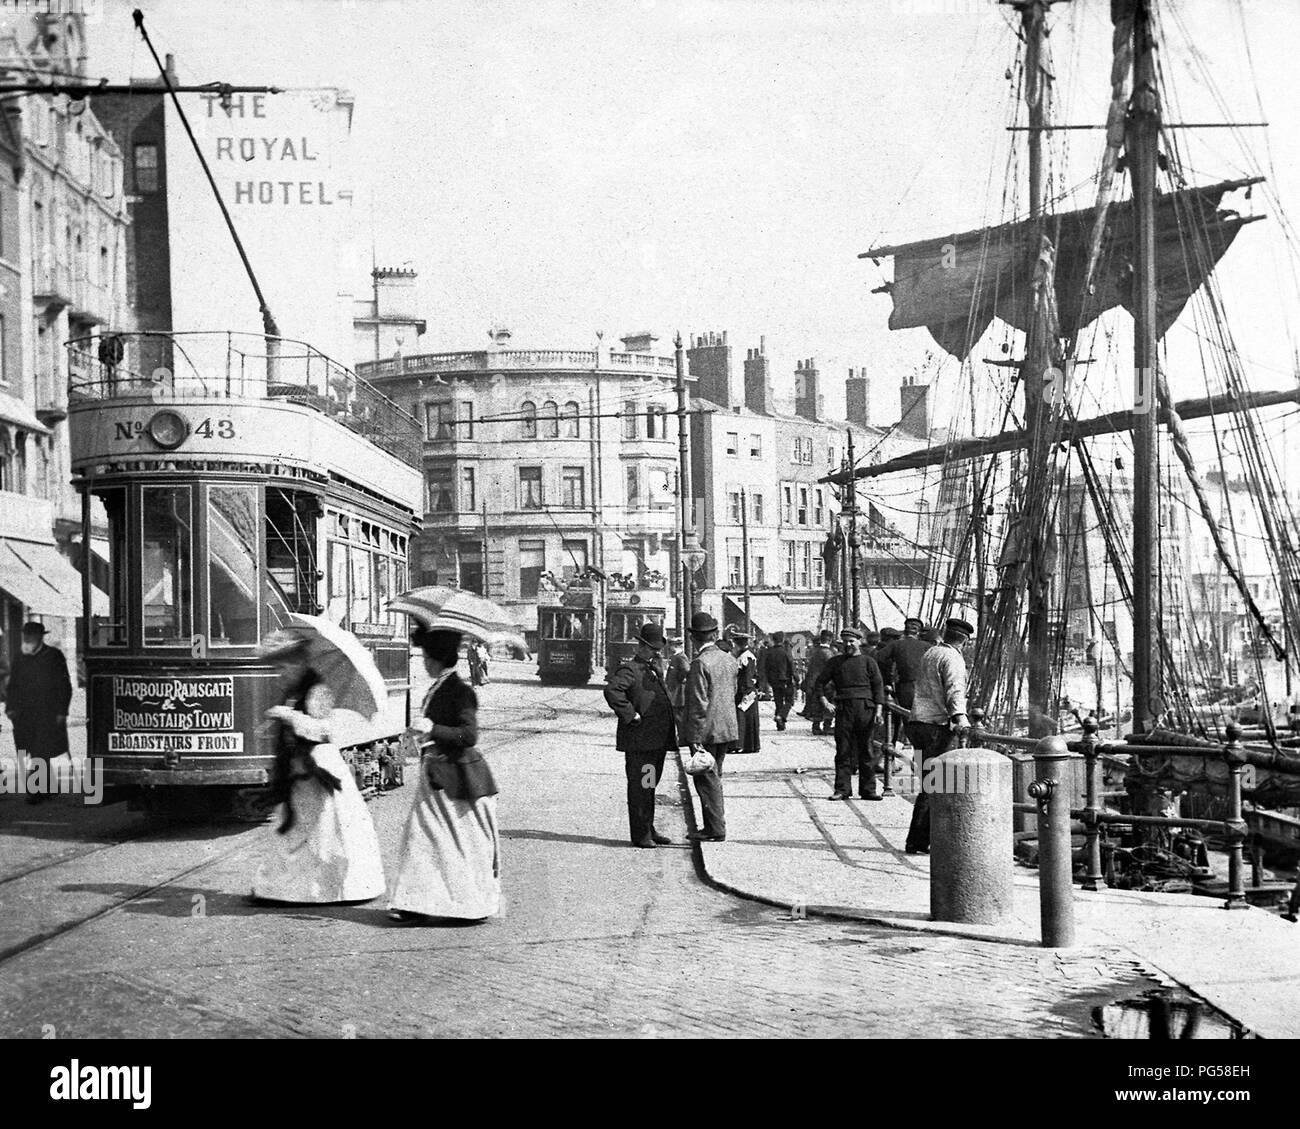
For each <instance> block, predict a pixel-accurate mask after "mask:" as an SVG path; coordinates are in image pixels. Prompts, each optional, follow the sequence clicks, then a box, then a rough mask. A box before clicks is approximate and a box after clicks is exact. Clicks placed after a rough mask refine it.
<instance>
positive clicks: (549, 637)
mask: <svg viewBox="0 0 1300 1129" xmlns="http://www.w3.org/2000/svg"><path fill="white" fill-rule="evenodd" d="M592 596H593V593H592V590H591V588H590V587H578V586H576V585H570V586H569V587H568V588H567V589H565V590H563V591H551V592H538V593H537V676H538V678H540V679H541V681H542V682H543V683H544V684H547V685H552V684H555V683H560V684H563V685H568V686H585V685H586V684H587V682H588V681H589V680H590V679H591V672H592V669H593V667H592V656H593V654H594V648H595V643H596V609H595V604H594V601H593V599H592Z"/></svg>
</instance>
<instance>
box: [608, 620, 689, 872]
mask: <svg viewBox="0 0 1300 1129" xmlns="http://www.w3.org/2000/svg"><path fill="white" fill-rule="evenodd" d="M663 650H664V631H663V628H662V627H661V626H660V625H659V624H657V623H646V624H643V625H642V626H641V630H640V632H639V633H638V635H637V641H636V651H635V653H634V654H633V655H632V657H631V658H628V659H624V660H623V661H622V662H621V663H619V665H618V668H617V669H616V670H615V671H614V672H613V673H612V674H611V675H610V676H609V680H608V682H607V684H606V686H605V701H606V702H608V703H609V707H610V709H612V710H613V711H614V713H615V714H616V715H617V717H618V730H617V731H616V733H615V736H614V747H615V748H616V749H617V750H618V751H619V752H621V753H622V754H623V761H624V768H625V769H626V771H627V822H628V829H629V834H630V835H631V839H632V846H634V847H654V846H657V845H662V844H664V843H671V842H672V840H671V839H669V838H668V836H667V835H661V834H659V832H658V831H656V830H655V788H657V787H658V786H659V781H660V780H661V779H662V778H663V774H664V757H665V756H666V755H667V752H668V750H669V749H676V748H677V719H676V716H675V715H674V712H673V702H672V695H671V694H670V693H669V691H668V686H667V684H666V682H665V671H664V665H663Z"/></svg>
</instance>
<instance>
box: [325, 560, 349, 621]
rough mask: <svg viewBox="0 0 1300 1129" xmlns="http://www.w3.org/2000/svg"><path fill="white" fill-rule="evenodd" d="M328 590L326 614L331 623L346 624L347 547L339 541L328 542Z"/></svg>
mask: <svg viewBox="0 0 1300 1129" xmlns="http://www.w3.org/2000/svg"><path fill="white" fill-rule="evenodd" d="M329 581H330V584H329V592H328V593H327V595H326V597H325V601H326V603H325V606H326V613H325V614H326V615H327V616H328V617H329V620H330V622H331V623H337V624H338V625H339V626H340V627H347V625H348V547H347V546H346V545H344V544H343V543H342V542H339V541H331V542H330V543H329Z"/></svg>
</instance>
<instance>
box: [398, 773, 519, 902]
mask: <svg viewBox="0 0 1300 1129" xmlns="http://www.w3.org/2000/svg"><path fill="white" fill-rule="evenodd" d="M419 779H420V783H419V786H418V788H417V789H416V793H415V804H414V806H413V807H412V808H411V815H410V818H409V819H408V820H407V821H406V830H405V831H403V832H402V846H401V853H400V856H399V857H400V858H401V862H400V863H399V865H398V871H397V882H396V884H395V885H394V887H393V895H392V898H391V899H390V900H389V903H388V908H389V909H395V910H406V911H407V912H409V913H422V914H426V915H427V916H429V917H457V918H463V919H466V920H471V921H477V920H481V919H482V918H485V917H491V916H492V915H493V914H495V913H497V912H498V911H499V910H500V908H501V851H500V843H499V840H498V837H497V802H496V797H495V796H482V797H480V798H479V799H477V800H453V799H451V798H449V797H448V795H447V793H446V792H444V791H442V790H441V789H437V788H434V787H432V786H431V785H430V784H429V780H428V777H426V776H425V774H424V773H423V772H421V773H420V774H419Z"/></svg>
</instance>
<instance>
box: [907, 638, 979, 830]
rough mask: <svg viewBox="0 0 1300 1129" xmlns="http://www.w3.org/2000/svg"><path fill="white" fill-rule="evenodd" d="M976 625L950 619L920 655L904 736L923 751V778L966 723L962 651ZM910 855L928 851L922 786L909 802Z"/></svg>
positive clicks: (927, 807)
mask: <svg viewBox="0 0 1300 1129" xmlns="http://www.w3.org/2000/svg"><path fill="white" fill-rule="evenodd" d="M974 634H975V628H974V627H972V626H971V625H970V624H969V623H967V622H966V621H965V620H964V619H950V620H948V621H947V623H946V624H945V625H944V631H943V641H942V642H940V643H937V644H935V645H934V646H933V647H931V648H930V649H929V650H928V651H926V652H925V655H924V656H923V657H922V659H921V672H920V674H919V676H918V677H917V679H916V692H915V695H914V697H913V699H912V720H911V721H909V722H908V723H907V728H906V733H907V739H908V740H909V741H911V742H912V747H913V748H915V749H916V750H917V752H919V753H920V754H921V764H920V765H919V766H918V767H919V779H922V780H924V779H925V766H926V764H927V762H929V761H930V760H932V759H933V758H935V757H937V756H941V755H942V754H943V753H945V752H947V751H948V747H949V746H950V745H951V744H952V742H953V739H954V738H955V737H956V736H957V734H958V732H960V731H961V730H963V729H966V728H969V726H970V722H969V721H968V720H967V718H966V660H965V658H964V657H963V656H962V651H963V650H964V649H965V647H966V646H967V645H968V644H969V643H970V641H971V637H972V636H973V635H974ZM906 850H907V853H908V854H909V855H915V854H924V853H928V852H929V850H930V797H929V795H928V794H927V793H926V791H925V790H924V788H922V789H921V790H920V791H918V792H917V794H916V802H915V804H914V805H913V807H912V824H911V826H910V827H909V828H908V832H907V844H906Z"/></svg>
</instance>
